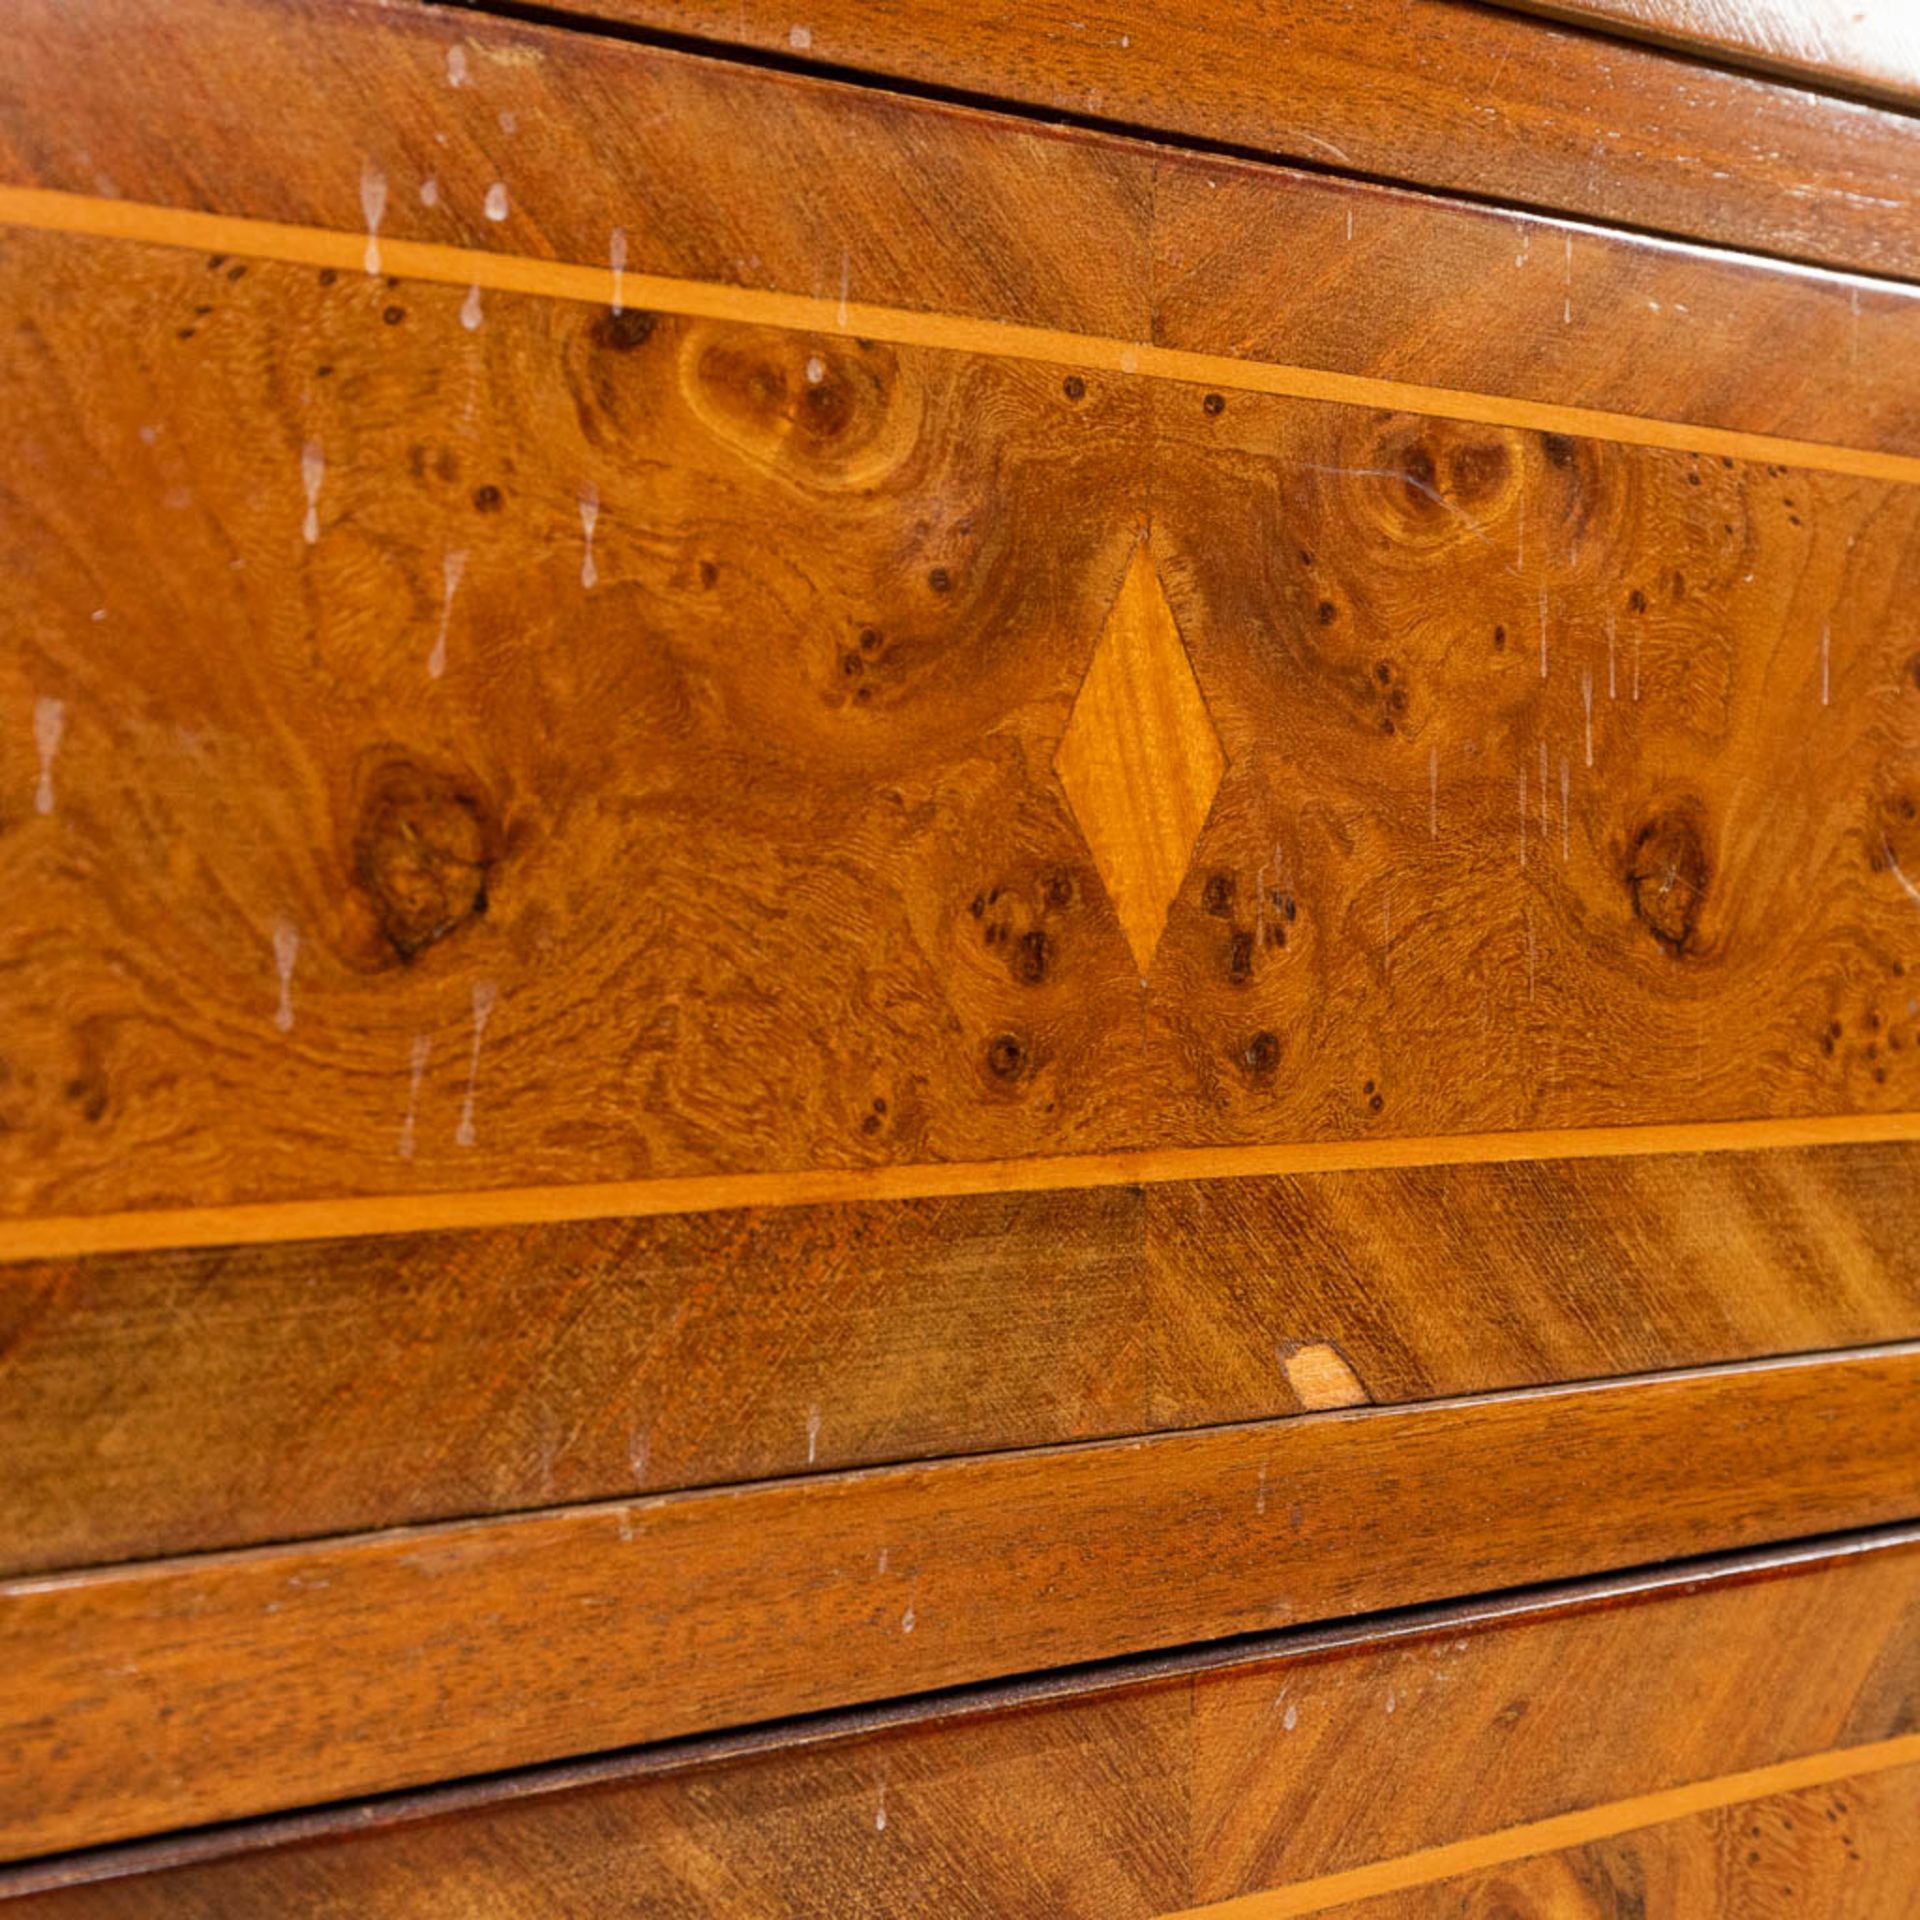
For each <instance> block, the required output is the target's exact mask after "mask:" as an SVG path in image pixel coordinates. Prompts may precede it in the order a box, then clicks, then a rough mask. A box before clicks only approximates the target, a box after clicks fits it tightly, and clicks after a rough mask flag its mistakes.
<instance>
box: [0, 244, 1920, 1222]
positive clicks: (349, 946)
mask: <svg viewBox="0 0 1920 1920" xmlns="http://www.w3.org/2000/svg"><path fill="white" fill-rule="evenodd" d="M216 262H217V264H216ZM243 270H244V271H243ZM0 272H4V274H5V287H6V297H7V298H8V300H9V302H10V303H11V305H12V308H13V310H14V312H15V313H16V316H17V324H16V325H15V327H14V329H13V331H12V333H11V334H10V336H9V348H8V352H7V356H6V364H5V367H4V370H0V384H3V385H4V390H5V394H6V401H7V405H8V409H9V417H10V418H11V419H12V420H13V421H14V423H15V437H16V444H17V446H18V449H19V455H20V457H19V458H18V460H17V461H16V463H15V464H14V467H13V468H12V470H11V473H10V476H9V491H8V494H7V498H6V507H5V535H4V537H5V541H6V553H7V558H8V562H9V568H8V576H7V586H6V590H5V591H6V595H7V603H8V607H9V619H10V624H9V628H8V632H9V637H10V639H9V646H8V648H7V650H6V654H5V658H4V660H0V702H3V703H4V708H5V710H6V711H7V712H10V713H11V714H13V715H14V716H15V720H14V723H13V730H12V735H11V741H12V744H11V748H10V752H9V758H8V763H7V765H8V775H7V784H8V793H9V798H8V801H7V809H8V818H9V820H10V822H11V828H10V831H9V832H8V833H7V835H6V837H5V841H4V845H0V861H4V873H5V881H6V885H7V888H8V892H9V897H10V898H11V899H12V900H13V901H14V903H15V908H16V911H15V912H14V913H13V914H12V915H11V916H10V917H9V921H8V925H7V928H6V929H5V931H4V933H0V955H3V957H4V960H5V964H6V967H7V973H8V978H9V979H10V981H11V982H12V984H11V986H10V988H9V990H8V1012H9V1026H8V1046H7V1057H8V1062H9V1074H8V1078H7V1080H6V1082H5V1084H4V1088H0V1113H4V1117H5V1120H6V1122H7V1133H6V1136H5V1140H4V1143H0V1164H3V1165H4V1190H5V1193H6V1196H7V1198H8V1201H9V1203H10V1204H11V1206H12V1207H13V1208H14V1209H15V1210H16V1211H23V1210H46V1209H57V1210H69V1211H76V1212H79V1211H99V1210H109V1209H113V1208H118V1207H127V1206H134V1207H139V1206H162V1205H170V1204H177V1203H193V1202H200V1203H209V1202H210V1203H218V1202H223V1201H233V1200H246V1199H264V1198H299V1197H326V1196H331V1195H336V1194H351V1193H356V1192H359V1193H368V1192H373V1193H378V1192H392V1191H404V1190H408V1189H448V1188H478V1187H490V1186H507V1185H525V1184H537V1183H541V1182H564V1181H581V1180H620V1179H634V1178H640V1177H647V1176H656V1175H672V1174H705V1173H725V1172H761V1173H766V1172H780V1171H785V1170H796V1169H804V1168H808V1167H813V1166H817V1165H822V1164H827V1165H842V1166H849V1165H851V1166H857V1165H863V1164H864V1165H881V1164H887V1163H896V1164H897V1163H903V1162H905V1163H912V1162H923V1161H929V1160H943V1159H993V1158H998V1157H1018V1156H1025V1155H1031V1154H1037V1153H1043V1152H1044V1153H1061V1152H1074V1151H1087V1150H1105V1149H1115V1148H1134V1147H1151V1146H1160V1145H1165V1146H1190V1145H1194V1144H1202V1143H1208V1142H1222V1143H1230V1142H1243V1143H1247V1142H1252V1143H1259V1142H1273V1141H1291V1140H1303V1139H1304V1140H1357V1139H1364V1138H1368V1137H1386V1136H1407V1135H1422V1134H1436V1133H1437V1134H1446V1133H1457V1132H1462V1131H1470V1130H1494V1129H1508V1128H1515V1127H1567V1126H1581V1125H1592V1124H1596V1123H1607V1122H1628V1123H1637V1122H1661V1121H1673V1120H1686V1121H1711V1120H1721V1119H1733V1118H1743V1117H1749V1116H1756V1115H1758V1116H1768V1115H1776V1116H1787V1115H1798V1114H1805V1113H1826V1114H1855V1115H1871V1114H1891V1113H1894V1112H1897V1111H1898V1110H1900V1109H1902V1108H1903V1107H1909V1106H1911V1105H1912V1104H1913V1103H1914V1100H1915V1090H1916V1087H1920V1064H1916V1063H1920V1048H1916V1046H1915V1045H1914V1044H1913V1042H1914V1034H1915V1013H1914V1006H1915V1002H1914V996H1913V991H1912V988H1911V983H1910V982H1909V981H1908V980H1907V979H1906V977H1905V976H1906V969H1907V965H1908V960H1907V956H1908V954H1909V951H1910V950H1911V948H1912V947H1913V945H1914V943H1915V934H1916V930H1917V929H1920V918H1916V913H1915V906H1916V902H1915V898H1914V887H1915V882H1914V880H1913V877H1912V876H1913V875H1914V874H1915V873H1917V872H1920V828H1917V827H1916V824H1915V819H1914V813H1915V808H1916V806H1920V762H1916V757H1915V754H1916V747H1915V742H1916V738H1917V737H1920V734H1917V731H1916V729H1917V727H1920V668H1917V667H1916V660H1917V659H1920V627H1916V625H1915V615H1914V613H1913V608H1914V606H1915V605H1916V604H1920V596H1917V595H1916V591H1915V589H1916V578H1915V571H1916V565H1920V563H1917V562H1916V560H1915V558H1914V555H1915V553H1916V552H1920V548H1916V546H1915V544H1914V541H1913V539H1912V534H1913V531H1914V526H1915V521H1916V514H1920V490H1916V489H1915V488H1913V487H1911V486H1907V485H1904V484H1901V483H1899V482H1896V481H1889V480H1875V479H1869V478H1866V477H1863V476H1861V475H1857V474H1855V475H1845V476H1842V475H1835V474H1829V473H1820V472H1811V471H1795V470H1793V469H1789V468H1783V467H1781V466H1779V465H1777V464H1775V465H1768V464H1764V463H1757V462H1745V463H1743V462H1740V461H1736V460H1733V459H1732V457H1731V456H1723V457H1721V458H1715V459H1702V458H1699V457H1698V456H1687V455H1684V454H1679V453H1674V452H1668V451H1664V450H1661V449H1657V448H1647V447H1625V446H1618V445H1613V444H1610V443H1607V442H1603V441H1599V440H1591V439H1581V438H1574V437H1570V436H1558V435H1546V436H1541V435H1538V434H1534V433H1531V432H1526V431H1521V430H1518V429H1494V428H1488V427H1486V426H1473V427H1468V426H1465V425H1459V424H1449V423H1446V422H1443V421H1439V420H1435V419H1431V418H1427V417H1424V416H1421V415H1417V414H1407V413H1394V414H1383V413H1379V412H1375V411H1371V410H1367V409H1362V408H1357V407H1350V406H1340V405H1332V404H1326V403H1322V402H1313V401H1305V400H1295V399H1282V398H1276V397H1272V396H1262V395H1252V394H1246V393H1240V392H1236V393H1234V394H1233V395H1232V397H1231V399H1226V398H1223V396H1222V395H1221V394H1220V392H1219V391H1218V390H1216V389H1211V388H1208V387H1205V386H1200V385H1195V386H1188V385H1184V384H1176V383H1172V382H1165V381H1146V380H1139V379H1129V378H1126V377H1124V376H1117V377H1088V376H1083V375H1081V374H1078V373H1074V372H1070V371H1063V370H1062V368H1061V367H1060V366H1059V365H1058V364H1055V365H1048V364H1046V363H1045V362H1043V361H1035V360H1027V359H1013V358H1007V357H1001V356H997V355H993V354H987V353H967V352H958V351H942V350H935V349H926V348H905V347H901V348H895V347H890V346H887V345H885V344H883V343H880V342H875V341H866V340H863V339H860V338H855V337H847V336H839V335H831V334H821V333H804V332H795V331H788V330H780V329H772V328H755V327H749V326H745V325H737V324H728V323H726V322H722V321H714V320H699V319H686V318H673V317H656V316H654V315H651V314H640V313H636V312H632V311H625V312H623V313H622V314H620V315H617V316H616V315H614V314H612V313H611V311H609V310H605V309H596V308H594V307H592V306H590V305H587V304H584V303H581V304H575V303H570V302H561V301H551V300H543V299H536V298H526V297H508V296H501V295H489V296H488V298H487V300H486V302H485V303H484V306H483V308H482V310H481V312H480V314H479V316H478V318H479V320H480V324H478V325H476V326H472V327H469V326H466V325H464V324H463V321H462V317H461V316H462V311H463V309H465V308H468V307H469V306H470V301H469V300H468V299H463V297H462V295H461V294H460V293H459V291H458V290H457V289H454V288H450V287H445V286H440V285H431V284H413V283H403V284H401V285H399V286H395V285H392V284H389V283H388V282H386V281H384V280H378V279H375V278H373V277H370V276H366V275H363V274H340V273H337V272H335V270H334V269H331V268H322V269H319V270H317V271H316V270H312V269H308V268H300V267H294V266H290V265H282V264H275V263H273V262H270V261H260V260H254V261H247V260H241V259H229V258H227V257H225V256H215V257H214V258H212V259H209V258H207V257H203V256H194V255H189V254H186V253H183V252H180V251H175V250H169V249H165V248H154V249H148V248H136V247H132V246H129V245H126V244H122V243H110V242H103V241H89V240H81V239H78V238H75V237H71V236H55V235H49V234H32V233H18V232H16V233H14V234H12V235H11V236H9V237H8V239H7V241H6V243H5V255H4V266H0ZM236 275H237V276H238V277H236ZM202 309H204V311H202ZM469 317H474V316H472V315H471V314H469ZM103 468H104V469H107V470H111V471H113V472H115V473H116V474H119V475H123V476H125V477H126V482H125V484H124V485H117V486H115V487H113V488H111V489H109V488H102V487H100V486H98V485H97V484H95V480H96V477H97V473H98V472H99V471H100V470H101V469H103ZM1150 493H1151V500H1149V494H1150ZM1729 529H1731V531H1730V532H1729ZM1143 542H1144V545H1143ZM1439 572H1443V573H1444V577H1445V578H1446V581H1447V591H1446V593H1445V594H1444V595H1440V594H1436V593H1435V591H1434V580H1435V578H1436V574H1437V573H1439ZM1138 620H1145V621H1147V622H1148V623H1149V626H1150V628H1151V630H1152V631H1153V632H1155V633H1157V634H1158V635H1159V636H1160V650H1159V651H1158V652H1157V653H1156V652H1151V651H1149V652H1146V653H1141V654H1139V655H1137V656H1133V655H1129V656H1128V657H1127V659H1126V660H1125V661H1124V663H1123V669H1122V672H1121V676H1120V677H1121V680H1122V682H1123V683H1124V689H1125V692H1126V697H1127V698H1128V699H1129V700H1131V699H1135V698H1141V699H1148V700H1151V699H1156V698H1158V697H1159V695H1160V693H1161V692H1162V691H1164V690H1165V688H1166V687H1167V686H1169V685H1172V684H1174V683H1175V682H1176V681H1178V682H1180V683H1181V684H1182V685H1183V686H1184V695H1183V698H1184V705H1183V706H1182V707H1181V708H1180V711H1181V713H1182V714H1183V715H1184V716H1185V717H1184V718H1183V719H1182V721H1181V724H1182V725H1184V726H1188V727H1190V728H1191V729H1193V730H1194V733H1195V735H1196V737H1198V738H1199V740H1200V741H1201V743H1202V747H1203V748H1205V747H1206V746H1207V744H1208V743H1211V745H1210V752H1202V754H1201V759H1200V760H1199V761H1197V762H1196V763H1195V764H1196V766H1197V767H1199V768H1200V769H1201V771H1200V772H1198V773H1196V776H1195V777H1196V778H1198V779H1200V780H1201V781H1202V784H1203V785H1204V786H1206V787H1208V788H1210V789H1211V791H1210V792H1207V793H1206V794H1205V796H1204V798H1205V802H1206V805H1205V807H1201V806H1199V804H1198V803H1199V799H1200V796H1199V795H1198V793H1196V796H1195V810H1194V811H1193V812H1192V813H1191V814H1190V815H1189V816H1188V817H1187V818H1185V819H1183V820H1181V821H1178V822H1175V823H1173V824H1171V825H1170V826H1169V827H1168V829H1167V830H1168V832H1169V833H1171V834H1172V835H1173V838H1171V839H1169V840H1165V841H1164V843H1162V842H1161V841H1158V840H1156V839H1155V838H1154V835H1155V834H1158V833H1159V831H1160V830H1159V828H1157V827H1156V828H1155V829H1154V833H1153V834H1148V833H1146V832H1145V830H1144V829H1143V827H1142V825H1141V823H1140V821H1139V820H1137V819H1135V818H1134V817H1133V816H1132V815H1131V814H1130V813H1129V811H1128V809H1127V807H1126V805H1125V804H1124V803H1123V799H1122V797H1121V796H1123V795H1124V793H1125V792H1126V791H1128V790H1129V787H1128V783H1127V782H1125V781H1123V782H1122V783H1121V784H1120V785H1119V786H1110V787H1108V788H1105V789H1101V788H1100V787H1098V786H1097V785H1095V786H1087V785H1076V784H1075V783H1074V781H1073V778H1072V769H1073V767H1074V766H1075V765H1077V764H1082V763H1086V764H1092V763H1098V762H1101V761H1102V758H1103V756H1108V755H1110V754H1111V753H1112V751H1113V750H1114V742H1115V741H1116V740H1117V739H1118V738H1120V737H1121V735H1120V734H1118V733H1116V732H1115V729H1116V727H1120V726H1121V718H1120V717H1116V716H1117V715H1120V710H1119V709H1114V708H1102V707H1100V705H1099V703H1098V702H1097V701H1095V700H1093V699H1091V698H1083V697H1082V696H1083V691H1084V689H1091V688H1093V687H1094V686H1095V684H1096V682H1097V681H1098V679H1099V674H1100V671H1101V662H1102V660H1103V659H1104V658H1105V657H1106V656H1107V655H1108V654H1109V653H1111V651H1112V650H1113V649H1114V648H1116V647H1119V646H1120V645H1121V644H1122V642H1123V641H1124V637H1125V635H1126V633H1127V632H1128V631H1129V630H1130V627H1129V623H1130V622H1135V621H1138ZM1145 630H1146V629H1143V631H1145ZM1083 683H1084V685H1083ZM1122 717H1123V716H1122ZM1122 731H1124V728H1122ZM1196 751H1200V750H1199V749H1196ZM1114 764H1116V765H1124V763H1119V762H1116V763H1114ZM1143 764H1144V763H1143ZM1154 766H1155V768H1156V769H1160V768H1161V762H1160V761H1157V760H1156V761H1155V762H1154ZM1137 771H1138V770H1137V769H1136V772H1137ZM1135 786H1136V787H1137V781H1136V782H1135ZM1195 820H1203V821H1204V826H1203V827H1202V829H1201V831H1200V832H1199V835H1198V838H1197V840H1195V841H1194V842H1193V843H1192V844H1191V845H1190V846H1189V845H1187V844H1186V843H1185V836H1186V834H1187V832H1188V831H1189V830H1190V829H1191V826H1192V824H1193V822H1194V821H1195ZM1149 856H1151V858H1149ZM1142 861H1145V862H1146V865H1145V866H1143V867H1140V871H1141V872H1148V871H1149V870H1150V872H1151V875H1152V877H1151V879H1150V880H1149V881H1148V882H1147V883H1145V885H1146V893H1147V895H1148V896H1150V898H1149V899H1148V910H1147V912H1146V914H1145V916H1144V918H1142V917H1141V915H1139V914H1137V913H1135V914H1134V916H1133V918H1132V920H1131V921H1129V922H1128V923H1125V924H1123V920H1122V915H1121V912H1120V911H1118V910H1117V906H1116V903H1125V902H1126V901H1128V900H1129V899H1131V898H1133V897H1135V895H1136V894H1137V893H1138V891H1139V887H1140V885H1141V884H1142V883H1141V882H1139V881H1138V880H1137V878H1136V877H1135V876H1134V871H1133V870H1134V868H1135V867H1136V866H1140V863H1141V862H1142ZM1155 862H1157V863H1158V864H1157V865H1156V864H1155ZM1176 877H1177V886H1176V888H1175V890H1174V891H1173V892H1172V894H1171V896H1169V895H1168V894H1167V891H1166V888H1167V885H1168V884H1169V883H1170V882H1172V881H1173V880H1174V879H1175V878H1176ZM1130 889H1132V891H1131V892H1130ZM1129 912H1132V909H1129ZM1156 916H1162V917H1163V918H1161V919H1160V921H1159V931H1158V932H1156V930H1155V921H1156ZM1143 975H1144V980H1143V978H1142V976H1143ZM1122 1010H1124V1012H1122Z"/></svg>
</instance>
